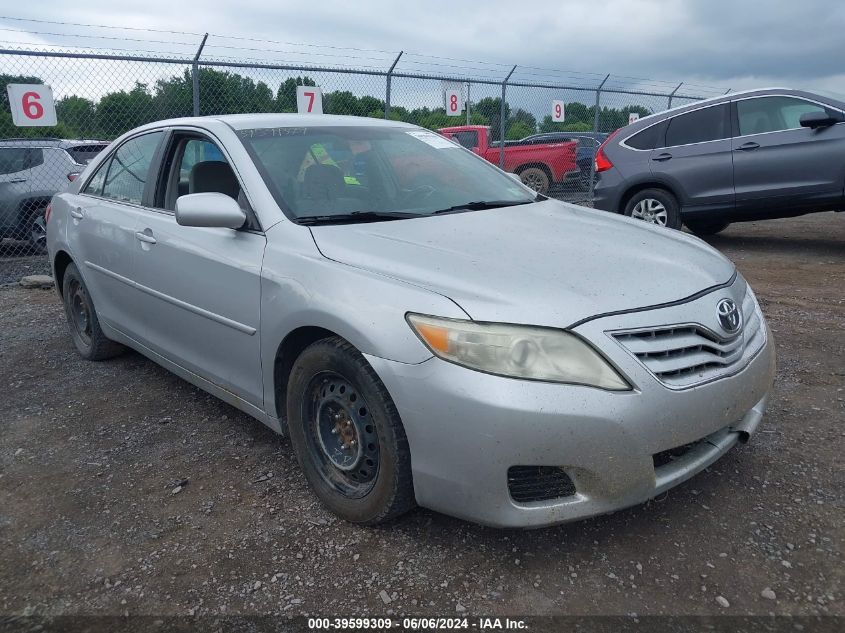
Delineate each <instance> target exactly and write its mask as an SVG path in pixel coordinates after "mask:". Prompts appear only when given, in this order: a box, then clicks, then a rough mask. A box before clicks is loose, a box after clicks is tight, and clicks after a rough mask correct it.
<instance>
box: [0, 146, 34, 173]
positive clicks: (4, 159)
mask: <svg viewBox="0 0 845 633" xmlns="http://www.w3.org/2000/svg"><path fill="white" fill-rule="evenodd" d="M29 151H30V150H29V149H28V148H26V147H3V148H0V174H14V173H17V172H19V171H24V170H25V169H29Z"/></svg>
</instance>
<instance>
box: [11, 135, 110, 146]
mask: <svg viewBox="0 0 845 633" xmlns="http://www.w3.org/2000/svg"><path fill="white" fill-rule="evenodd" d="M110 142H111V141H100V140H95V139H63V138H53V137H49V136H45V137H40V138H38V137H36V138H4V139H0V147H42V148H45V147H55V148H58V149H70V148H73V147H79V146H80V145H108V144H109V143H110Z"/></svg>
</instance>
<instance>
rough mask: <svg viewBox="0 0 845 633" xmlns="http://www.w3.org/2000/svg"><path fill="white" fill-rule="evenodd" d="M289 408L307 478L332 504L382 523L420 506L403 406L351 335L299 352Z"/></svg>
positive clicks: (351, 517)
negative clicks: (397, 403) (396, 402)
mask: <svg viewBox="0 0 845 633" xmlns="http://www.w3.org/2000/svg"><path fill="white" fill-rule="evenodd" d="M287 415H288V428H289V430H290V436H291V441H292V443H293V446H294V449H295V451H296V456H297V459H298V461H299V464H300V466H301V467H302V470H303V472H304V473H305V478H306V479H307V480H308V483H309V484H310V485H311V488H312V489H313V490H314V492H315V493H316V495H317V497H318V498H319V499H320V501H322V502H323V504H324V505H325V506H326V507H327V508H328V509H329V510H331V511H332V512H334V513H335V514H337V515H338V516H340V517H341V518H343V519H346V520H347V521H351V522H353V523H362V524H366V525H375V524H377V523H381V522H383V521H387V520H390V519H392V518H394V517H397V516H399V515H400V514H402V513H404V512H406V511H408V510H409V509H411V508H412V507H413V506H414V489H413V484H412V480H411V455H410V450H409V448H408V440H407V438H406V437H405V430H404V428H403V426H402V421H401V420H400V418H399V413H398V411H397V410H396V406H395V405H394V404H393V400H392V399H391V398H390V394H388V393H387V389H385V387H384V385H383V384H382V382H381V380H379V378H378V376H377V375H376V373H375V372H374V371H373V369H372V367H370V365H369V363H367V361H366V360H365V359H364V357H363V356H361V354H360V352H358V351H357V350H356V349H355V348H354V347H353V346H352V345H350V344H349V343H348V342H346V341H345V340H343V339H341V338H338V337H333V338H328V339H324V340H321V341H317V342H316V343H313V344H312V345H310V346H309V347H307V348H306V349H305V351H303V352H302V354H301V355H300V356H299V358H297V359H296V362H295V363H294V366H293V369H292V371H291V376H290V380H289V381H288V388H287Z"/></svg>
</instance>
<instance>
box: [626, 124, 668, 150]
mask: <svg viewBox="0 0 845 633" xmlns="http://www.w3.org/2000/svg"><path fill="white" fill-rule="evenodd" d="M662 127H663V126H662V125H660V124H659V123H658V124H656V125H652V126H651V127H647V128H646V129H644V130H643V131H641V132H637V133H636V134H634V135H633V136H632V137H631V138H629V139H628V140H627V141H625V145H627V146H628V147H633V148H634V149H654V148H655V147H657V137H658V135H659V131H660V130H661V129H662Z"/></svg>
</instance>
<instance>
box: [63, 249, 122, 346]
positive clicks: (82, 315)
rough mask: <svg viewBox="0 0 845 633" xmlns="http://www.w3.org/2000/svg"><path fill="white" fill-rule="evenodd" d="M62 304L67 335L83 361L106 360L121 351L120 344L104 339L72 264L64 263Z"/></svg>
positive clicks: (95, 313)
mask: <svg viewBox="0 0 845 633" xmlns="http://www.w3.org/2000/svg"><path fill="white" fill-rule="evenodd" d="M62 302H63V303H64V307H65V316H66V317H67V322H68V327H69V329H70V336H71V338H72V339H73V343H74V345H76V349H77V350H78V351H79V353H80V354H81V355H82V357H83V358H85V359H87V360H106V359H107V358H112V357H114V356H117V355H118V354H120V353H121V352H123V350H124V349H125V348H124V347H123V346H122V345H121V344H120V343H115V342H114V341H112V340H110V339H108V338H106V335H105V334H103V331H102V330H101V329H100V321H99V319H98V318H97V311H96V310H95V309H94V303H93V302H92V301H91V296H90V295H89V294H88V288H86V286H85V282H84V281H83V280H82V276H81V275H80V274H79V269H78V268H77V267H76V264H68V267H67V268H66V269H65V276H64V280H63V281H62Z"/></svg>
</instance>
